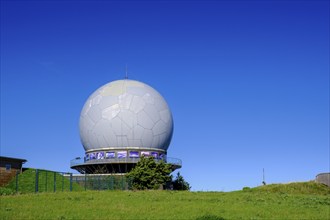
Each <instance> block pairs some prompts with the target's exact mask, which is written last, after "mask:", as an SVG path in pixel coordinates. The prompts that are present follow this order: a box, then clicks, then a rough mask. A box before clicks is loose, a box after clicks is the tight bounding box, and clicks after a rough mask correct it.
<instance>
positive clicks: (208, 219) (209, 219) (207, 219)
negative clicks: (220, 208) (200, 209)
mask: <svg viewBox="0 0 330 220" xmlns="http://www.w3.org/2000/svg"><path fill="white" fill-rule="evenodd" d="M196 220H225V219H224V218H223V217H219V216H216V215H203V216H200V217H198V218H196Z"/></svg>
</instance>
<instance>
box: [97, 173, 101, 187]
mask: <svg viewBox="0 0 330 220" xmlns="http://www.w3.org/2000/svg"><path fill="white" fill-rule="evenodd" d="M97 180H98V185H99V190H101V176H100V175H99V176H98V179H97Z"/></svg>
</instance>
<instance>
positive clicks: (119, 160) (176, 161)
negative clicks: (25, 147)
mask: <svg viewBox="0 0 330 220" xmlns="http://www.w3.org/2000/svg"><path fill="white" fill-rule="evenodd" d="M155 160H156V161H160V160H164V161H165V162H166V163H168V164H172V165H175V166H179V167H182V161H181V160H180V159H178V158H173V157H166V159H155ZM139 161H140V158H129V157H127V158H110V159H100V160H89V161H85V160H84V158H80V157H78V158H75V159H73V160H71V162H70V167H74V166H79V165H88V164H104V163H137V162H139Z"/></svg>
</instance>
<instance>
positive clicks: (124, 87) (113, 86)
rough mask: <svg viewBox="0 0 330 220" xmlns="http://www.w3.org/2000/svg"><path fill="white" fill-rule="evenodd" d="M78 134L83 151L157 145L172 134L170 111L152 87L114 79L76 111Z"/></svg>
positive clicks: (163, 147) (165, 143)
mask: <svg viewBox="0 0 330 220" xmlns="http://www.w3.org/2000/svg"><path fill="white" fill-rule="evenodd" d="M79 128H80V138H81V142H82V144H83V146H84V148H85V150H86V152H90V151H95V150H100V149H132V148H133V149H134V148H141V149H160V150H164V151H166V150H167V148H168V146H169V144H170V142H171V138H172V134H173V119H172V114H171V111H170V109H169V107H168V105H167V103H166V101H165V100H164V98H163V97H162V96H161V95H160V94H159V93H158V92H157V91H156V90H155V89H153V88H152V87H150V86H148V85H146V84H144V83H142V82H139V81H135V80H128V79H125V80H117V81H113V82H110V83H108V84H106V85H104V86H102V87H100V88H99V89H97V90H96V91H95V92H94V93H93V94H92V95H91V96H90V97H89V98H88V99H87V101H86V103H85V105H84V107H83V109H82V111H81V114H80V124H79Z"/></svg>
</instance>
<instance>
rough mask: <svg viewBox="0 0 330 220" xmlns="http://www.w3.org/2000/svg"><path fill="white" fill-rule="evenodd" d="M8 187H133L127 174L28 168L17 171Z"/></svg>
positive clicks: (25, 189)
mask: <svg viewBox="0 0 330 220" xmlns="http://www.w3.org/2000/svg"><path fill="white" fill-rule="evenodd" d="M6 188H9V189H11V190H13V191H15V192H16V193H33V192H36V193H37V192H59V191H60V192H63V191H84V190H128V189H131V181H129V179H127V178H126V177H125V175H108V174H72V173H67V172H54V171H49V170H40V169H26V170H25V171H24V172H22V173H17V174H16V176H15V178H14V179H12V180H11V181H10V182H9V184H8V185H7V186H6Z"/></svg>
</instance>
